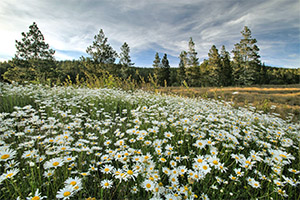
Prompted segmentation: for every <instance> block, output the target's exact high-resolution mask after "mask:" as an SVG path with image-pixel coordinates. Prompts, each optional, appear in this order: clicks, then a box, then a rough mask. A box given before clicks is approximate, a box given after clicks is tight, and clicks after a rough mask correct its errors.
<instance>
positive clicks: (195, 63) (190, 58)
mask: <svg viewBox="0 0 300 200" xmlns="http://www.w3.org/2000/svg"><path fill="white" fill-rule="evenodd" d="M199 78H200V69H199V59H198V58H197V52H196V50H195V43H194V42H193V38H192V37H191V38H190V41H189V50H188V51H187V68H186V79H187V83H188V85H190V86H198V84H199V80H198V79H199Z"/></svg>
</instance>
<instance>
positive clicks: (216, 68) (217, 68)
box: [208, 45, 221, 86]
mask: <svg viewBox="0 0 300 200" xmlns="http://www.w3.org/2000/svg"><path fill="white" fill-rule="evenodd" d="M208 67H209V74H208V78H209V83H210V85H214V86H219V85H220V74H221V58H220V54H219V52H218V49H217V48H216V46H215V45H213V46H212V47H211V49H210V50H209V53H208Z"/></svg>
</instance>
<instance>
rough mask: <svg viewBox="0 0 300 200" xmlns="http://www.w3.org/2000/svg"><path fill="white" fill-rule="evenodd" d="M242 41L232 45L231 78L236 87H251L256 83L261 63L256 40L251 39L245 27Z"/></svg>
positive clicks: (249, 32) (248, 30)
mask: <svg viewBox="0 0 300 200" xmlns="http://www.w3.org/2000/svg"><path fill="white" fill-rule="evenodd" d="M241 33H242V39H241V40H240V42H239V43H237V44H235V45H234V49H233V51H232V53H233V55H234V56H233V63H234V64H233V78H234V82H235V84H236V85H253V84H255V83H257V82H258V81H259V80H257V77H258V73H259V69H260V65H261V62H260V60H259V58H260V56H259V54H258V53H259V48H258V46H257V45H256V43H257V41H256V39H254V38H252V36H251V31H250V29H249V28H248V27H247V26H245V27H244V29H243V31H242V32H241Z"/></svg>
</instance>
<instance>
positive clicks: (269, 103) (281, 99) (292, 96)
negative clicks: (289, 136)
mask: <svg viewBox="0 0 300 200" xmlns="http://www.w3.org/2000/svg"><path fill="white" fill-rule="evenodd" d="M158 91H159V92H163V93H167V94H176V95H180V96H187V97H202V98H209V99H216V100H225V101H231V102H232V103H233V106H234V107H253V108H254V110H256V111H263V112H264V113H273V114H275V115H276V114H278V116H280V117H282V118H284V119H290V118H291V119H292V120H293V121H299V120H300V85H299V84H296V85H263V86H251V87H246V86H244V87H202V88H201V87H195V88H186V87H167V88H159V89H158Z"/></svg>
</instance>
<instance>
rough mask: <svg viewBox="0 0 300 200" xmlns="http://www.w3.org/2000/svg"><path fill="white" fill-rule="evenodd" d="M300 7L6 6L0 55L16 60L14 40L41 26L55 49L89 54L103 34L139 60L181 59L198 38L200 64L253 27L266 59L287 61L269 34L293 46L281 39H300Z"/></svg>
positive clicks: (163, 2)
mask: <svg viewBox="0 0 300 200" xmlns="http://www.w3.org/2000/svg"><path fill="white" fill-rule="evenodd" d="M299 6H300V3H299V1H298V0H286V1H280V0H267V1H260V0H253V1H245V0H242V1H238V2H237V1H219V0H212V1H204V0H201V1H199V0H188V1H182V0H160V1H158V0H154V1H147V0H140V1H135V0H123V1H121V0H103V1H96V0H91V1H81V0H73V1H70V0H65V1H63V2H61V1H60V0H52V1H41V0H31V1H18V0H2V1H1V2H0V13H2V14H0V28H1V29H0V30H1V32H0V33H1V35H5V39H3V38H4V37H1V39H0V43H1V47H0V55H3V54H4V52H6V54H5V55H13V54H14V51H15V50H14V48H15V47H14V40H15V39H18V38H20V36H21V34H20V33H21V32H23V31H24V32H27V31H28V26H29V25H30V24H32V22H33V21H36V22H37V24H38V26H39V28H40V29H41V31H42V33H43V34H44V36H45V39H46V42H47V43H49V44H50V46H51V48H54V49H59V50H65V51H80V52H83V53H84V52H85V50H86V47H87V46H89V45H90V44H91V43H92V41H93V37H94V35H95V34H97V33H98V32H99V29H100V28H102V29H103V30H104V33H105V34H106V36H107V37H108V40H109V43H110V44H111V45H112V46H113V47H114V48H115V50H117V51H119V49H120V46H121V45H122V44H123V43H124V42H127V43H128V44H129V46H130V48H131V52H132V54H135V55H137V54H139V52H144V51H147V50H149V49H151V50H155V51H158V52H165V53H167V54H169V55H171V56H174V57H177V56H178V55H179V53H180V52H181V51H182V50H187V48H188V41H189V38H190V37H193V40H194V42H195V44H196V50H197V51H198V56H199V57H200V58H201V59H203V58H206V57H207V53H208V50H209V49H210V47H211V46H212V45H213V44H215V45H216V46H217V48H220V47H221V45H222V44H224V45H226V48H227V50H228V51H231V49H232V48H233V45H234V44H235V43H237V42H239V40H240V39H241V34H240V31H241V30H242V28H243V26H244V25H248V26H249V27H250V29H251V30H252V33H253V35H254V37H256V36H257V37H258V38H259V37H260V36H261V38H260V39H261V40H263V41H266V42H261V41H258V43H259V44H260V45H261V46H259V47H260V49H261V51H266V52H264V53H263V54H264V55H267V56H268V57H271V56H270V54H274V57H275V56H281V58H284V56H285V57H287V56H288V55H285V54H282V52H280V51H276V50H274V49H272V47H274V44H273V43H272V42H274V41H275V40H273V39H272V37H267V34H268V33H269V32H270V33H272V32H273V33H274V34H275V32H276V34H277V35H276V40H280V41H282V42H283V43H285V45H286V42H289V41H286V40H283V39H282V38H284V37H287V34H288V33H287V32H285V31H284V30H285V29H295V30H298V32H297V31H296V33H293V34H292V35H291V36H290V37H293V38H299V29H300V23H299V14H298V11H299ZM3 30H4V31H5V33H4V31H3ZM279 30H281V31H282V35H280V34H279V33H278V31H279ZM290 34H291V33H290ZM295 34H296V35H295ZM297 34H298V35H297ZM297 42H298V43H300V42H299V41H297ZM2 44H4V45H2ZM296 53H297V52H296ZM67 56H68V57H70V56H69V55H67ZM298 56H300V55H298ZM57 57H61V58H67V57H63V56H62V55H57ZM132 57H134V55H132ZM153 58H154V55H153ZM298 58H299V57H298ZM295 59H297V58H295ZM140 60H142V59H140ZM134 62H136V63H137V64H138V62H137V61H134ZM288 62H291V61H288ZM147 65H148V66H151V65H152V63H149V64H147ZM298 66H299V65H298Z"/></svg>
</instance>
